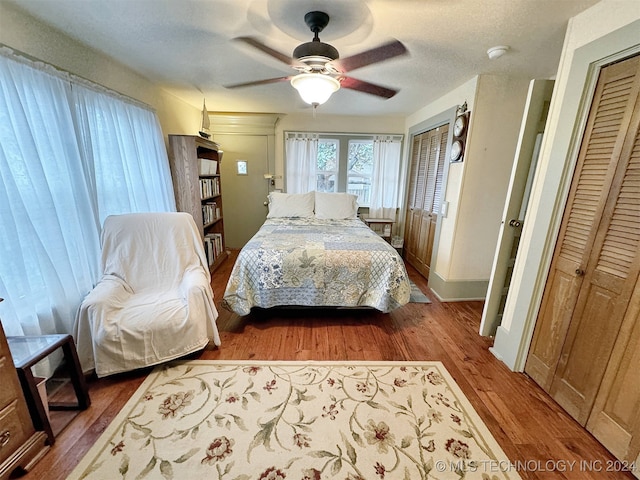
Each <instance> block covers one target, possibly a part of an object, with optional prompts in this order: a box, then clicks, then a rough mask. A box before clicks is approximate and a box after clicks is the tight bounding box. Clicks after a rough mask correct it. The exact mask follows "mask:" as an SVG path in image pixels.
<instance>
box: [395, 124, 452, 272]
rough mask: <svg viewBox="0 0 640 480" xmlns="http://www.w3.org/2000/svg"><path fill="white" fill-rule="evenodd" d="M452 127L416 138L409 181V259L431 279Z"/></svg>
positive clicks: (407, 237) (406, 234) (406, 247)
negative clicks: (444, 172) (443, 177)
mask: <svg viewBox="0 0 640 480" xmlns="http://www.w3.org/2000/svg"><path fill="white" fill-rule="evenodd" d="M448 131H449V126H448V125H444V126H442V127H438V128H436V129H433V130H429V131H428V132H425V133H422V134H420V135H416V136H415V137H414V140H413V153H412V168H411V172H410V177H409V208H408V212H407V220H406V228H405V252H406V258H407V261H409V263H411V264H412V265H413V266H414V267H415V268H416V269H417V270H418V271H419V272H420V273H422V275H424V276H425V277H428V276H429V271H430V268H431V255H432V252H433V242H434V237H435V228H436V223H437V220H438V213H437V212H438V210H439V208H440V207H439V206H440V202H441V201H442V199H441V196H442V193H443V186H442V176H443V170H444V157H445V152H446V142H447V133H448Z"/></svg>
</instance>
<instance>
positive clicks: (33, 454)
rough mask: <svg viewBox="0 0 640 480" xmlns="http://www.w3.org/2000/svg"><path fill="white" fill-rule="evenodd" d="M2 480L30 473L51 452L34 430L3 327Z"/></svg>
mask: <svg viewBox="0 0 640 480" xmlns="http://www.w3.org/2000/svg"><path fill="white" fill-rule="evenodd" d="M0 385H1V387H0V480H5V479H7V478H9V476H10V475H11V473H12V472H13V471H14V470H16V469H23V470H26V471H28V470H29V469H30V468H31V467H32V466H33V465H34V464H35V463H36V462H37V461H38V460H40V458H41V457H42V456H43V455H44V454H45V453H46V452H47V450H49V446H48V445H47V444H46V442H47V436H46V435H45V433H44V432H36V431H35V429H34V428H33V423H32V421H31V416H30V415H29V409H28V408H27V404H26V402H25V399H24V395H23V393H22V388H21V387H20V382H19V381H18V374H17V373H16V369H15V367H14V366H13V360H12V359H11V352H10V351H9V345H8V344H7V339H6V337H5V335H4V330H3V329H2V324H1V323H0Z"/></svg>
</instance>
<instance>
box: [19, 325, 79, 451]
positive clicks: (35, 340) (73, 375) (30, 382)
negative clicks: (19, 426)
mask: <svg viewBox="0 0 640 480" xmlns="http://www.w3.org/2000/svg"><path fill="white" fill-rule="evenodd" d="M7 342H8V343H9V350H11V357H12V358H13V364H14V366H15V367H16V370H17V371H18V378H19V379H20V383H21V384H22V390H23V391H24V396H25V399H26V401H27V405H28V406H29V412H30V413H31V419H32V420H33V426H34V427H35V428H36V430H42V431H44V432H45V433H46V434H47V438H48V440H49V442H48V443H49V445H53V443H54V442H55V436H54V433H53V429H52V428H51V423H50V422H49V417H48V415H47V413H46V410H45V408H44V405H43V403H42V398H41V397H40V394H39V392H38V387H37V385H36V381H35V379H34V377H33V372H32V371H31V367H33V366H34V365H35V364H36V363H38V362H39V361H40V360H42V359H44V358H45V357H47V356H48V355H50V354H51V353H53V352H54V351H56V350H57V349H58V348H62V352H63V354H64V361H65V364H66V366H67V370H68V372H69V378H70V379H71V383H72V384H73V389H74V390H75V393H76V398H77V399H78V403H77V404H73V403H56V402H49V409H50V410H85V409H87V408H89V405H91V399H90V398H89V390H88V388H87V383H86V381H85V379H84V375H83V373H82V367H81V366H80V361H79V360H78V353H77V351H76V346H75V343H74V341H73V337H72V336H71V335H68V334H59V335H35V336H24V337H7Z"/></svg>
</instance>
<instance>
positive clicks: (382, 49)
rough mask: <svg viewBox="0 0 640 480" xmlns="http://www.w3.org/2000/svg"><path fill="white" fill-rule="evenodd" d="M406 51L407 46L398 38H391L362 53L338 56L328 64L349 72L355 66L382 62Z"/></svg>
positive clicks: (359, 66) (340, 70)
mask: <svg viewBox="0 0 640 480" xmlns="http://www.w3.org/2000/svg"><path fill="white" fill-rule="evenodd" d="M406 53H408V50H407V47H405V46H404V45H403V44H402V43H401V42H399V41H398V40H393V41H391V42H389V43H385V44H383V45H380V46H379V47H376V48H372V49H371V50H367V51H365V52H362V53H358V54H356V55H352V56H350V57H346V58H339V59H337V60H333V61H332V62H329V64H330V65H332V66H333V67H335V69H336V70H338V71H339V72H343V73H346V72H350V71H352V70H355V69H356V68H361V67H364V66H366V65H371V64H372V63H378V62H382V61H384V60H388V59H390V58H393V57H397V56H399V55H404V54H406Z"/></svg>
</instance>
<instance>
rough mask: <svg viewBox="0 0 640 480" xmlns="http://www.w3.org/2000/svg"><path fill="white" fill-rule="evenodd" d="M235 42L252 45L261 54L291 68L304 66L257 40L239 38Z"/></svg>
mask: <svg viewBox="0 0 640 480" xmlns="http://www.w3.org/2000/svg"><path fill="white" fill-rule="evenodd" d="M234 40H236V41H239V42H244V43H246V44H247V45H250V46H251V47H253V48H256V49H258V50H260V51H261V52H263V53H266V54H267V55H269V56H271V57H273V58H275V59H276V60H280V61H281V62H282V63H286V64H287V65H289V66H291V67H296V66H302V64H301V63H300V62H299V61H298V60H296V59H294V58H291V57H290V56H289V55H285V54H284V53H281V52H279V51H277V50H274V49H273V48H271V47H268V46H267V45H265V44H264V43H262V42H261V41H260V40H258V39H257V38H254V37H237V38H234Z"/></svg>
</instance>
